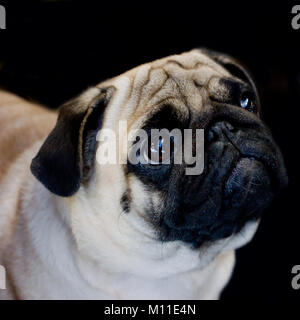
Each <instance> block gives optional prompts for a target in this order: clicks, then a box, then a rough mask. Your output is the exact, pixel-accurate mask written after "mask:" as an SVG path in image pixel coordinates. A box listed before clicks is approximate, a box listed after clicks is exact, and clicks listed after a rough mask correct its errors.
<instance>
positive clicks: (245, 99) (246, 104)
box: [240, 92, 256, 112]
mask: <svg viewBox="0 0 300 320" xmlns="http://www.w3.org/2000/svg"><path fill="white" fill-rule="evenodd" d="M240 106H241V107H242V108H243V109H246V110H248V111H250V112H256V105H255V102H254V101H253V99H252V97H251V95H250V94H248V93H247V92H245V93H242V95H241V97H240Z"/></svg>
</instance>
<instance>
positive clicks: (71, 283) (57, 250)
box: [10, 177, 233, 299]
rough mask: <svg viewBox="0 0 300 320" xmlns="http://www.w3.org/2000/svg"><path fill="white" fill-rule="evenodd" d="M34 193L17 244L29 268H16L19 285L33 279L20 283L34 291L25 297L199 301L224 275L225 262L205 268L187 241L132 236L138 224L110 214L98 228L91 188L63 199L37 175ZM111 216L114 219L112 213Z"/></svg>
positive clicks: (27, 199) (31, 186)
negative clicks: (219, 267) (219, 269)
mask: <svg viewBox="0 0 300 320" xmlns="http://www.w3.org/2000/svg"><path fill="white" fill-rule="evenodd" d="M26 190H28V193H27V194H26V195H25V196H24V198H23V200H22V205H21V215H20V217H19V219H20V221H19V223H18V231H17V232H16V238H15V239H14V240H15V241H14V242H13V243H14V244H13V248H12V247H11V248H10V252H11V250H12V251H13V254H12V255H13V258H14V259H16V260H19V261H20V264H22V266H21V265H20V264H12V267H11V268H13V269H12V270H11V272H12V273H15V272H18V273H19V275H18V277H17V280H16V283H15V285H16V287H18V284H20V283H21V282H28V285H25V286H21V285H20V287H23V288H34V289H32V292H20V297H22V295H24V296H27V297H28V296H31V297H32V298H40V297H45V298H50V299H51V298H56V299H57V298H62V299H77V298H78V299H118V298H121V299H135V298H140V299H147V298H153V299H155V298H156V299H168V298H175V299H176V298H178V299H179V298H182V297H185V298H199V294H200V293H199V292H201V288H203V290H204V288H205V290H204V291H203V292H209V290H207V283H206V280H207V279H208V278H209V276H210V275H211V273H212V272H216V271H215V270H216V266H217V265H218V264H219V262H218V259H217V260H215V261H214V262H212V263H210V265H209V266H208V267H206V268H204V269H203V270H200V269H201V265H200V262H203V260H202V259H199V252H196V251H192V250H191V249H189V248H188V247H187V246H184V245H182V244H181V243H175V242H173V243H169V244H165V245H162V244H161V243H160V242H158V241H155V240H154V239H151V238H149V237H148V238H146V239H143V235H142V231H140V239H139V237H138V233H136V234H137V236H136V237H132V230H130V228H136V227H137V225H136V224H133V225H131V226H130V225H128V223H127V225H126V224H125V225H123V226H122V223H121V225H120V224H119V225H118V224H117V225H115V226H114V224H113V221H110V222H109V219H103V220H102V221H103V225H102V226H101V225H96V224H95V223H94V220H93V215H94V214H96V213H95V212H93V210H92V208H91V205H90V203H89V202H88V201H87V200H86V197H84V196H83V192H84V190H81V191H79V193H78V195H76V197H73V198H72V199H69V198H59V197H56V196H54V195H52V194H51V193H50V192H49V191H48V190H46V189H45V188H44V187H42V186H41V185H40V184H39V183H38V182H37V181H36V180H35V179H34V178H33V177H28V180H27V186H26ZM41 199H42V200H41ZM74 202H76V205H72V204H74ZM29 208H30V210H29ZM74 208H76V210H75V209H74ZM71 209H72V210H74V211H72V212H70V210H71ZM23 212H26V215H25V214H22V213H23ZM103 214H106V217H107V215H108V214H109V213H108V212H103ZM110 218H111V217H110ZM97 220H98V219H97ZM120 221H121V220H120ZM126 221H127V219H126ZM107 223H108V224H107ZM74 228H76V230H74ZM80 230H81V231H80ZM122 230H123V232H122ZM74 234H76V236H74ZM94 237H96V238H94ZM33 253H34V256H35V259H34V261H33V259H32V254H33ZM227 260H228V261H229V262H228V268H227V269H226V268H225V269H226V272H225V273H224V271H222V274H224V275H225V274H226V277H224V278H226V281H227V278H228V274H230V268H231V267H232V263H233V260H232V257H230V259H227ZM222 263H224V262H222ZM20 269H21V270H24V273H22V274H20ZM209 287H211V286H209ZM45 288H47V291H46V292H45V291H44V290H45ZM220 290H221V288H220V289H219V290H213V295H210V296H209V297H217V296H218V294H219V291H220ZM177 295H178V297H177ZM200 295H201V294H200ZM201 296H203V297H205V294H204V293H203V295H201Z"/></svg>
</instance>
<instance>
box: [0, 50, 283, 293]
mask: <svg viewBox="0 0 300 320" xmlns="http://www.w3.org/2000/svg"><path fill="white" fill-rule="evenodd" d="M228 64H230V65H231V71H229V68H228V69H226V65H227V67H228ZM234 69H235V71H234ZM236 70H238V73H239V75H234V72H236ZM231 72H232V73H231ZM241 74H242V76H241ZM242 77H244V78H245V79H246V80H247V81H246V82H243V81H244V80H243V79H241V78H242ZM222 79H223V80H224V79H235V80H234V81H235V83H236V81H238V83H239V85H241V86H247V85H248V86H250V87H251V86H253V85H254V84H253V81H252V80H249V79H251V78H250V76H249V75H248V73H247V71H246V70H245V69H244V68H243V67H241V66H240V65H239V64H238V63H237V62H235V61H234V60H233V59H231V58H229V57H227V56H224V55H220V54H218V53H213V52H210V51H203V50H192V51H190V52H187V53H183V54H181V55H174V56H171V57H167V58H164V59H161V60H157V61H154V62H152V63H148V64H144V65H142V66H139V67H137V68H135V69H133V70H130V71H128V72H126V73H124V74H123V75H120V76H118V77H115V78H113V79H111V80H108V81H105V82H103V83H100V84H99V85H97V86H95V87H93V88H90V89H88V90H87V91H86V92H84V93H83V94H81V95H80V96H78V97H77V98H76V99H75V100H73V101H70V102H68V103H67V104H65V105H64V106H62V107H61V108H60V113H59V117H58V121H57V124H56V126H55V122H56V120H57V114H56V113H55V112H52V111H48V110H47V109H45V108H42V107H40V106H37V105H35V104H33V103H29V102H26V101H24V100H23V99H21V98H19V97H17V96H15V95H13V94H10V93H7V92H5V91H1V92H0V127H1V133H0V153H1V158H0V179H1V180H0V264H1V265H3V266H4V267H5V268H6V274H7V289H6V290H0V298H1V299H217V298H219V296H220V293H221V291H222V289H223V288H224V286H225V285H226V284H227V282H228V280H229V279H230V276H231V273H232V270H233V266H234V250H235V249H236V248H238V247H240V246H242V245H244V244H245V243H247V242H248V241H250V240H251V238H252V237H253V235H254V233H255V231H256V228H257V226H258V222H259V220H258V217H255V218H253V219H248V218H247V219H246V220H243V223H242V224H241V225H240V227H239V229H238V230H235V231H232V230H231V231H230V232H229V233H226V232H225V231H224V230H223V231H221V233H220V236H218V237H215V238H212V239H210V240H209V241H208V240H207V241H202V240H201V241H202V242H199V241H198V240H197V241H198V242H197V243H194V242H195V241H196V240H195V239H194V238H193V240H191V241H189V239H188V240H187V238H183V236H182V234H181V233H180V235H179V234H178V232H177V233H176V232H175V233H172V232H170V231H168V235H169V236H170V235H173V236H172V237H171V236H170V238H167V237H166V236H165V237H164V236H162V234H161V233H160V232H161V231H162V230H161V229H160V227H161V226H162V220H164V219H165V217H167V216H168V214H169V213H170V211H169V212H166V211H165V209H166V208H168V209H170V206H169V204H170V203H171V200H170V198H169V196H170V194H168V193H164V188H163V186H162V187H160V186H158V185H157V184H156V183H150V182H149V177H145V176H143V177H144V178H143V177H142V175H141V173H140V171H139V172H138V171H137V169H136V168H135V170H133V169H132V168H131V169H130V167H128V166H126V165H124V164H118V165H109V164H107V165H99V164H98V163H97V161H95V155H96V152H98V150H99V148H101V145H100V146H99V145H98V144H97V143H96V141H95V137H96V134H97V133H98V132H99V130H100V128H111V129H113V130H115V131H116V132H118V130H117V125H118V121H119V120H127V122H128V129H129V130H130V129H134V128H141V127H143V126H145V124H146V123H147V121H148V120H149V119H151V117H153V116H154V115H155V113H156V112H157V111H159V110H161V109H162V108H163V107H164V106H166V105H168V106H170V105H171V106H172V108H173V110H175V111H174V112H175V113H176V114H178V115H179V118H180V119H181V120H180V121H181V122H182V121H183V122H184V119H191V117H193V119H198V120H199V122H197V123H198V125H199V127H202V128H207V129H208V130H211V128H212V126H211V123H212V121H213V120H217V121H219V120H220V119H223V118H222V117H223V114H224V107H220V106H219V107H218V106H216V107H214V108H216V109H212V105H214V104H215V103H216V101H222V102H224V101H225V100H226V99H229V98H228V97H229V95H230V90H229V89H228V83H227V84H226V83H225V82H223V83H222V81H221V80H222ZM254 91H255V92H254ZM253 92H254V93H253V94H254V95H257V92H256V89H255V88H253ZM224 99H225V100H224ZM228 101H229V100H228ZM224 103H225V102H224ZM227 105H229V102H227ZM257 106H258V110H257V114H251V113H250V112H248V111H246V110H240V109H238V108H237V107H233V106H229V107H228V108H229V110H230V111H226V117H230V119H231V117H233V118H234V117H235V118H236V121H244V122H243V123H247V124H248V125H249V123H252V124H253V126H254V127H255V128H256V129H257V132H258V131H259V130H261V131H259V132H265V131H264V130H265V127H264V126H263V125H262V124H261V122H260V120H259V118H258V117H259V102H257ZM222 108H223V109H222ZM212 110H218V112H216V111H212ZM222 110H223V111H222ZM226 110H227V109H226ZM230 112H231V113H230ZM218 117H219V118H218ZM218 119H219V120H218ZM241 119H242V120H241ZM243 119H244V120H243ZM201 121H202V122H201ZM189 123H191V122H189ZM254 123H255V125H254ZM257 123H259V124H257ZM54 127H55V128H54ZM52 128H54V129H53V130H52ZM51 130H52V131H51ZM222 130H224V129H222ZM50 132H51V133H50ZM255 132H256V131H255ZM266 135H267V136H268V134H266ZM47 136H48V137H47ZM219 138H220V137H219ZM220 139H221V138H220ZM270 139H271V138H270ZM118 140H119V143H120V144H121V145H123V144H124V143H125V142H124V139H122V137H118ZM270 141H271V140H270ZM270 143H272V145H273V142H270ZM272 150H273V149H272ZM274 150H275V149H274ZM245 152H246V151H245ZM274 154H276V156H277V157H279V158H280V157H281V156H280V153H279V151H278V150H277V149H276V150H275V151H274ZM253 156H255V155H253ZM120 157H121V158H122V157H126V155H125V154H121V155H120ZM32 159H33V161H32ZM31 161H32V164H31ZM276 161H277V160H276ZM281 162H282V160H281V158H280V159H279V160H278V163H277V162H276V163H277V164H276V168H274V171H276V172H277V173H278V176H280V179H281V180H282V181H283V182H282V184H283V185H284V184H285V183H286V182H285V179H286V178H285V171H284V167H283V164H282V163H281ZM30 166H31V170H32V172H33V174H34V175H35V177H36V178H37V179H38V180H39V181H38V180H37V179H36V178H35V177H34V176H33V175H32V173H31V172H30ZM177 173H178V172H177ZM278 179H279V178H278ZM228 183H229V184H230V181H229V182H228ZM207 190H208V189H207ZM174 192H175V191H174ZM214 192H216V194H215V195H217V191H214ZM175 193H176V192H175ZM172 194H174V193H172ZM209 196H211V197H214V194H210V195H209ZM187 197H188V195H187ZM180 201H182V199H181V200H180ZM197 205H198V204H197ZM170 210H171V209H170ZM188 210H190V208H188ZM171 218H172V217H171ZM171 218H170V219H171ZM168 219H169V218H168ZM170 219H169V220H164V222H166V223H167V224H169V225H171V224H172V223H171V222H170ZM157 221H160V223H161V224H160V225H158V224H157ZM224 223H225V222H224ZM177 227H178V226H177ZM175 229H176V227H175ZM176 230H178V229H176ZM158 231H159V232H158ZM164 235H166V234H165V233H164ZM194 240H195V241H194ZM192 244H195V245H194V246H193V245H192Z"/></svg>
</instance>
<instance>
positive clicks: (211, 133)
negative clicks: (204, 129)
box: [207, 121, 234, 142]
mask: <svg viewBox="0 0 300 320" xmlns="http://www.w3.org/2000/svg"><path fill="white" fill-rule="evenodd" d="M233 130H234V127H233V125H232V124H231V123H229V122H227V121H219V122H216V123H214V124H213V125H212V126H211V127H210V128H209V130H208V135H207V139H208V142H212V141H216V140H222V137H224V134H225V136H226V132H230V131H233Z"/></svg>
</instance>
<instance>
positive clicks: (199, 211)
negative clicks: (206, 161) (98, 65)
mask: <svg viewBox="0 0 300 320" xmlns="http://www.w3.org/2000/svg"><path fill="white" fill-rule="evenodd" d="M229 167H230V169H228V170H227V171H226V172H223V177H222V179H220V182H219V183H218V184H219V185H214V184H216V181H214V180H211V181H209V182H208V181H206V179H208V178H206V177H205V178H204V180H203V182H202V185H205V186H206V187H207V186H208V185H210V186H213V187H214V191H216V190H219V192H218V193H216V192H214V193H212V194H210V195H208V197H207V199H206V200H205V201H202V202H201V203H200V204H199V205H198V206H196V207H193V208H191V207H190V208H188V207H186V206H185V207H181V209H180V211H181V212H177V214H176V215H175V216H176V217H177V219H176V218H175V216H173V218H171V219H170V216H169V217H166V219H163V220H164V221H163V223H162V225H161V229H162V234H163V236H162V238H163V240H165V241H171V240H181V241H184V242H187V243H190V244H191V245H192V246H193V247H195V248H199V247H200V246H201V245H202V244H203V243H206V242H212V241H216V240H219V239H224V238H227V237H229V236H231V235H232V234H236V233H238V232H240V230H241V229H242V228H243V227H244V226H245V224H246V223H247V222H249V221H255V220H258V219H259V218H260V216H261V213H262V211H263V210H264V209H265V208H266V207H267V206H269V204H270V203H271V201H272V199H273V197H274V191H273V189H274V188H273V187H272V177H271V175H272V174H271V173H270V170H269V169H268V166H266V165H265V164H263V163H262V162H261V161H259V160H257V159H255V158H253V157H239V158H238V159H236V160H235V161H234V162H233V161H231V165H230V166H229ZM214 170H220V169H219V168H215V169H214ZM212 176H213V175H212ZM212 176H210V177H209V179H211V177H212ZM200 187H201V186H200ZM191 209H192V210H191Z"/></svg>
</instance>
